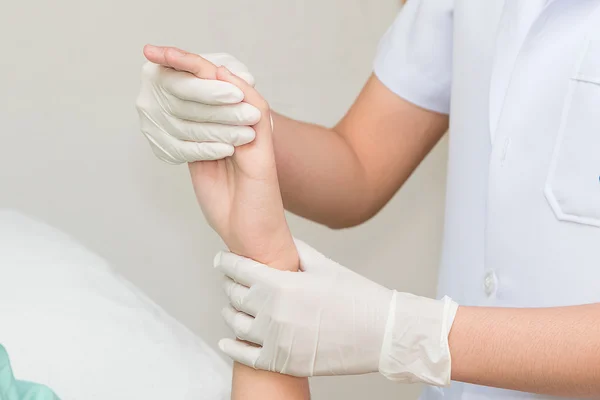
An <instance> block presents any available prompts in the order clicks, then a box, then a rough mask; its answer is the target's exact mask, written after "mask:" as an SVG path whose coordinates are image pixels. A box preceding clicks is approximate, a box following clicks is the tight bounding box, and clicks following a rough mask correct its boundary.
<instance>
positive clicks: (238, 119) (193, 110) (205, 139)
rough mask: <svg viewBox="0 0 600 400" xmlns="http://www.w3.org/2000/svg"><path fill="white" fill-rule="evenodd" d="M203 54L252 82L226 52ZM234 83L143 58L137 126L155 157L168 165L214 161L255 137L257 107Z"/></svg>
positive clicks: (243, 67) (234, 59)
mask: <svg viewBox="0 0 600 400" xmlns="http://www.w3.org/2000/svg"><path fill="white" fill-rule="evenodd" d="M202 57H203V58H205V59H206V60H208V61H210V62H212V63H213V64H215V65H217V66H221V65H222V66H225V67H226V68H227V69H229V70H230V71H231V72H232V73H234V74H235V75H237V76H239V77H240V78H242V79H244V80H245V81H246V82H248V83H249V84H250V85H254V78H253V77H252V75H251V74H250V73H249V72H248V69H247V68H246V66H245V65H244V64H242V63H241V62H240V61H238V60H237V59H236V58H234V57H233V56H230V55H228V54H204V55H202ZM243 100H244V94H243V93H242V91H241V90H240V89H238V88H237V87H236V86H234V85H232V84H230V83H227V82H223V81H219V80H208V79H200V78H198V77H196V76H194V75H193V74H191V73H188V72H183V71H178V70H175V69H172V68H169V67H165V66H162V65H157V64H154V63H151V62H147V63H146V64H145V65H144V67H143V69H142V84H141V90H140V93H139V95H138V98H137V102H136V105H137V110H138V113H139V116H140V125H141V130H142V132H143V134H144V135H145V136H146V138H147V139H148V141H149V142H150V145H151V147H152V150H153V151H154V153H155V154H156V156H157V157H158V158H159V159H161V160H163V161H165V162H167V163H170V164H181V163H186V162H194V161H206V160H218V159H222V158H225V157H228V156H231V155H232V154H233V152H234V146H240V145H243V144H246V143H249V142H251V141H252V140H254V137H255V131H254V129H252V127H251V126H252V125H254V124H256V123H257V122H258V121H259V120H260V118H261V113H260V111H259V110H258V109H257V108H256V107H254V106H251V105H250V104H247V103H244V102H243Z"/></svg>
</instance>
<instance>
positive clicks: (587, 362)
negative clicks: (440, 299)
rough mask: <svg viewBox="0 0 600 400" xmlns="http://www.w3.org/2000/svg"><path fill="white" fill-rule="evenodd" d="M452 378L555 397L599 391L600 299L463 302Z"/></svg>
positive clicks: (590, 394) (455, 332) (452, 341)
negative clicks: (538, 304) (545, 303)
mask: <svg viewBox="0 0 600 400" xmlns="http://www.w3.org/2000/svg"><path fill="white" fill-rule="evenodd" d="M449 343H450V352H451V354H452V379H453V380H455V381H461V382H467V383H473V384H477V385H484V386H492V387H498V388H503V389H512V390H518V391H521V392H529V393H539V394H547V395H552V396H563V397H578V398H596V399H597V398H598V397H599V396H600V304H590V305H583V306H573V307H557V308H546V309H534V308H519V309H509V308H485V307H460V308H459V310H458V313H457V315H456V319H455V321H454V325H453V327H452V331H451V332H450V337H449Z"/></svg>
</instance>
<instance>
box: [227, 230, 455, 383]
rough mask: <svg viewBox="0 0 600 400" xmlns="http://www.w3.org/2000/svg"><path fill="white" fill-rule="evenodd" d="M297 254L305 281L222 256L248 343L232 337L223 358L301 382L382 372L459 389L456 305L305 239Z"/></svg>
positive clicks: (238, 327)
mask: <svg viewBox="0 0 600 400" xmlns="http://www.w3.org/2000/svg"><path fill="white" fill-rule="evenodd" d="M296 247H297V249H298V254H299V256H300V267H301V270H302V272H299V273H289V272H281V271H275V270H273V269H270V268H268V267H267V266H265V265H263V264H260V263H257V262H254V261H252V260H250V259H247V258H243V257H240V256H237V255H235V254H232V253H220V254H218V255H217V257H215V267H216V268H218V269H219V270H220V271H222V272H223V273H224V274H225V275H226V279H225V284H224V288H225V291H226V293H227V295H228V297H229V300H230V303H231V304H230V306H229V307H226V308H225V309H224V310H223V316H224V318H225V320H226V322H227V324H228V325H229V326H230V327H231V328H232V330H233V331H234V333H235V335H236V337H237V338H239V339H241V340H243V341H245V342H247V343H244V342H240V341H236V340H233V339H223V340H221V342H220V343H219V347H220V348H221V350H222V351H223V352H225V353H226V354H227V355H228V356H230V357H231V358H233V359H234V360H235V361H237V362H240V363H243V364H246V365H248V366H251V367H253V368H256V369H263V370H268V371H274V372H280V373H283V374H288V375H293V376H301V377H310V376H320V375H353V374H363V373H369V372H376V371H379V372H381V373H382V374H383V375H384V376H386V377H387V378H389V379H391V380H395V381H398V382H404V383H414V382H424V383H428V384H431V385H439V386H445V385H448V384H449V383H450V368H451V365H450V353H449V346H448V335H449V332H450V327H451V326H452V323H453V320H454V316H455V314H456V310H457V308H458V305H457V304H456V303H454V302H452V301H451V300H450V299H448V298H444V299H443V300H433V299H428V298H424V297H419V296H414V295H411V294H408V293H398V292H395V291H393V290H389V289H387V288H385V287H383V286H381V285H379V284H377V283H374V282H372V281H370V280H368V279H367V278H365V277H363V276H360V275H358V274H356V273H355V272H353V271H351V270H349V269H347V268H344V267H343V266H341V265H339V264H337V263H335V262H333V261H332V260H330V259H328V258H327V257H325V256H324V255H322V254H320V253H319V252H318V251H316V250H314V249H312V248H311V247H310V246H308V245H307V244H305V243H303V242H301V241H298V240H297V241H296ZM248 342H249V343H252V344H253V345H251V344H248Z"/></svg>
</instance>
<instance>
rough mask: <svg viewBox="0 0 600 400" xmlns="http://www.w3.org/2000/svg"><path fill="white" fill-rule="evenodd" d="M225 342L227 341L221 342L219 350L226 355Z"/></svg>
mask: <svg viewBox="0 0 600 400" xmlns="http://www.w3.org/2000/svg"><path fill="white" fill-rule="evenodd" d="M224 342H225V339H221V340H219V344H218V346H219V349H221V351H222V352H223V353H225V343H224Z"/></svg>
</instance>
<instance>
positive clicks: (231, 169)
mask: <svg viewBox="0 0 600 400" xmlns="http://www.w3.org/2000/svg"><path fill="white" fill-rule="evenodd" d="M146 56H147V58H148V59H149V60H150V61H152V62H155V63H158V64H162V65H165V66H169V67H171V68H174V69H177V70H181V71H187V72H190V73H193V74H194V75H196V76H197V77H199V78H202V79H218V80H222V81H226V82H229V83H232V84H234V85H235V86H237V87H238V88H240V89H241V90H242V92H243V93H244V102H246V103H249V104H251V105H253V106H255V107H256V108H258V109H259V110H260V112H261V115H262V118H261V119H260V121H259V122H258V123H257V124H256V125H255V126H254V130H255V131H256V139H255V140H254V141H252V142H251V143H249V144H246V145H243V146H240V147H237V148H236V150H235V153H234V155H233V156H232V157H228V158H225V159H221V160H217V161H201V162H195V163H191V164H190V171H191V175H192V181H193V184H194V190H195V192H196V197H197V198H198V202H199V203H200V207H201V208H202V211H203V212H204V215H205V216H206V218H207V220H208V223H209V224H210V226H211V227H212V228H213V229H214V230H215V231H216V232H217V233H218V234H219V235H220V236H221V238H222V239H223V240H224V241H225V243H226V245H227V246H228V247H229V249H230V250H231V251H233V252H235V253H238V254H241V255H244V256H247V257H251V258H254V259H256V260H257V261H260V262H262V263H264V264H268V265H270V266H272V267H275V268H278V269H292V270H295V269H296V268H297V267H298V259H297V253H296V249H295V246H294V243H293V240H292V236H291V233H290V231H289V228H288V226H287V222H286V220H285V214H284V209H283V202H282V200H281V193H280V190H279V183H278V180H277V170H276V167H275V155H274V152H273V142H272V139H271V135H272V126H271V119H270V109H269V105H268V104H267V102H266V101H265V100H264V99H263V98H262V96H261V95H260V94H259V93H258V92H257V91H256V90H255V89H254V88H253V87H252V86H250V85H249V84H247V83H246V82H245V81H244V80H242V79H240V78H238V77H237V76H234V75H232V74H231V73H230V72H229V71H228V70H227V69H225V68H223V67H219V68H217V67H216V66H215V65H214V64H212V63H210V62H209V61H207V60H205V59H203V58H202V57H200V56H197V55H195V54H191V53H185V52H181V51H178V50H176V49H153V51H149V52H148V51H147V52H146Z"/></svg>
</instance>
